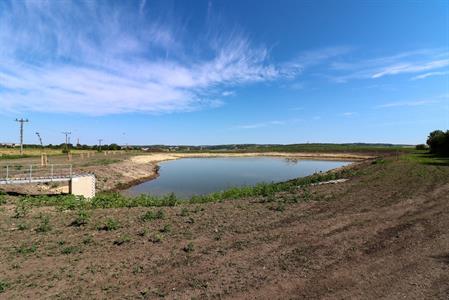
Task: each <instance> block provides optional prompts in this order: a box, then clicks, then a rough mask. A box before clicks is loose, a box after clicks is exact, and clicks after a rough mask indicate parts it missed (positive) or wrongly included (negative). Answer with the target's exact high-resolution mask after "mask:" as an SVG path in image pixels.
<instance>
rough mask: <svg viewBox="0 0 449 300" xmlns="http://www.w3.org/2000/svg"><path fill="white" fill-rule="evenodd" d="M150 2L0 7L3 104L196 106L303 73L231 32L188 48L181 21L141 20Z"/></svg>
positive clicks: (56, 108) (100, 108)
mask: <svg viewBox="0 0 449 300" xmlns="http://www.w3.org/2000/svg"><path fill="white" fill-rule="evenodd" d="M145 4H146V2H145V1H141V2H140V3H139V4H138V5H137V6H136V10H135V12H133V11H126V12H124V11H122V10H120V9H118V8H117V7H115V6H114V5H112V4H111V5H109V6H101V7H100V6H99V5H98V4H97V3H96V2H91V1H85V2H84V1H77V2H69V1H57V2H46V1H45V2H44V1H37V2H32V1H30V2H22V1H11V2H8V3H3V4H0V45H8V47H0V61H1V63H0V95H1V97H0V105H1V106H2V108H5V109H8V110H24V111H25V110H32V111H46V112H69V113H82V114H89V115H104V114H116V113H127V112H150V113H164V112H177V111H192V110H197V109H200V108H203V107H217V106H219V105H221V104H222V101H221V100H220V99H217V95H221V96H229V95H231V94H230V93H232V92H229V88H232V87H234V86H237V85H245V84H250V83H255V82H264V81H273V80H277V79H280V78H292V77H294V76H296V74H298V73H299V67H298V65H297V63H296V62H285V63H282V64H274V63H271V62H270V60H269V55H268V51H267V49H266V48H264V47H257V46H253V45H252V44H251V43H250V41H249V39H248V38H246V37H245V36H244V35H243V34H239V33H237V32H235V31H233V32H230V33H229V34H225V33H219V34H216V35H214V38H213V39H210V40H205V42H204V43H203V44H202V45H200V46H198V45H195V49H192V48H191V47H190V45H189V43H183V36H182V32H181V33H180V32H179V29H178V27H179V26H175V25H176V24H175V22H162V21H160V20H159V21H158V20H157V19H156V21H152V22H147V21H145V19H144V18H142V19H141V18H140V17H139V15H140V14H141V13H142V11H143V10H144V9H145ZM83 25H85V26H83ZM181 27H182V26H181ZM130 28H131V29H132V30H130ZM181 31H182V30H181ZM198 47H200V48H201V49H200V50H198ZM198 51H199V52H203V53H207V55H195V53H196V52H198ZM205 57H207V58H205ZM220 90H221V92H220Z"/></svg>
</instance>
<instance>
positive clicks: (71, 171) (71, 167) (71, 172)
mask: <svg viewBox="0 0 449 300" xmlns="http://www.w3.org/2000/svg"><path fill="white" fill-rule="evenodd" d="M70 178H72V165H70Z"/></svg>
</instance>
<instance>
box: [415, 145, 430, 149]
mask: <svg viewBox="0 0 449 300" xmlns="http://www.w3.org/2000/svg"><path fill="white" fill-rule="evenodd" d="M415 149H416V150H427V149H428V148H427V146H426V145H424V144H419V145H416V146H415Z"/></svg>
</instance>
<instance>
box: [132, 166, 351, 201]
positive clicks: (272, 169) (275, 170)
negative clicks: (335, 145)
mask: <svg viewBox="0 0 449 300" xmlns="http://www.w3.org/2000/svg"><path fill="white" fill-rule="evenodd" d="M349 163H350V162H341V161H319V160H298V159H295V158H287V159H285V158H275V157H220V158H183V159H179V160H173V161H166V162H162V163H161V164H160V166H161V168H160V170H159V174H160V176H159V177H158V178H156V179H154V180H151V181H147V182H144V183H141V184H139V185H136V186H134V187H131V188H130V189H128V190H127V191H125V194H128V195H138V194H142V193H148V194H153V195H165V194H167V193H170V192H174V193H175V194H176V195H177V196H178V197H190V196H192V195H200V194H207V193H212V192H216V191H221V190H225V189H227V188H230V187H235V186H244V185H255V184H257V183H260V182H280V181H286V180H289V179H293V178H297V177H303V176H307V175H311V174H313V173H315V172H319V171H327V170H330V169H334V168H338V167H341V166H344V165H347V164H349Z"/></svg>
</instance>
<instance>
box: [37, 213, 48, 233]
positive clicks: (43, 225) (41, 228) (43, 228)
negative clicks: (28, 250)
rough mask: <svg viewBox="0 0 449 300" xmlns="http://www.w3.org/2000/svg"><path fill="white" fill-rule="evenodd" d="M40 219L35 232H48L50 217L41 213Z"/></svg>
mask: <svg viewBox="0 0 449 300" xmlns="http://www.w3.org/2000/svg"><path fill="white" fill-rule="evenodd" d="M39 219H40V223H39V225H38V226H37V228H36V232H41V233H44V232H49V231H50V230H51V225H50V217H49V216H47V215H43V214H41V215H40V216H39Z"/></svg>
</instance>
